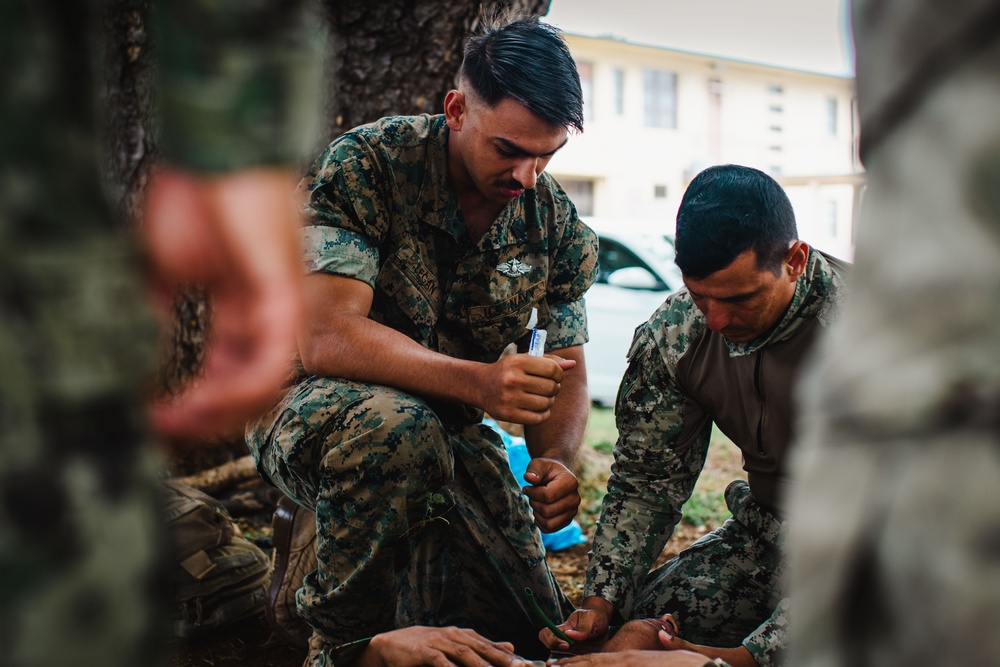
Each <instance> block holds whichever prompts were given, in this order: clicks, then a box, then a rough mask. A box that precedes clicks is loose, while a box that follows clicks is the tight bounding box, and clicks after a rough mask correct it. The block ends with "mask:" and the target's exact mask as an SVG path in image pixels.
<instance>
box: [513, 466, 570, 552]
mask: <svg viewBox="0 0 1000 667" xmlns="http://www.w3.org/2000/svg"><path fill="white" fill-rule="evenodd" d="M524 478H525V479H526V480H527V482H528V483H529V484H530V485H531V486H526V487H525V488H524V493H525V495H527V496H528V501H529V503H530V504H531V509H532V510H534V512H535V524H537V525H538V527H539V528H540V529H541V530H542V532H545V533H552V532H555V531H557V530H559V529H560V528H562V527H564V526H566V525H567V524H569V522H570V521H572V520H573V517H575V516H576V512H577V509H579V507H580V492H579V482H578V481H577V479H576V475H574V474H573V473H572V471H570V469H569V468H567V467H566V466H565V465H564V464H562V463H560V462H559V461H556V460H555V459H547V458H535V459H532V460H531V463H529V464H528V470H527V472H525V474H524Z"/></svg>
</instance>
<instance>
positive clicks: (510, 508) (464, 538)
mask: <svg viewBox="0 0 1000 667" xmlns="http://www.w3.org/2000/svg"><path fill="white" fill-rule="evenodd" d="M447 139H448V129H447V126H446V124H445V120H444V117H443V116H426V115H425V116H416V117H393V118H386V119H382V120H380V121H378V122H376V123H373V124H370V125H366V126H362V127H360V128H356V129H355V130H352V131H351V132H349V133H347V134H346V135H345V136H343V137H341V138H339V139H337V140H336V141H334V142H333V143H332V144H331V145H330V146H329V148H328V149H327V150H326V152H325V153H323V154H322V155H321V156H320V157H319V158H318V159H317V161H316V162H315V164H314V165H313V167H312V169H311V170H310V172H309V173H308V175H307V176H306V177H305V179H304V180H303V182H302V184H301V188H302V189H303V190H304V191H305V192H306V193H307V194H308V195H309V204H308V206H307V208H306V215H307V218H308V221H309V226H308V227H307V228H306V229H305V230H304V238H305V253H306V264H307V266H308V269H309V270H310V271H321V272H327V273H332V274H337V275H342V276H348V277H351V278H354V279H357V280H361V281H364V282H366V283H367V284H369V285H370V286H371V287H372V288H373V290H374V300H373V304H372V307H371V312H370V315H369V317H370V318H371V319H372V320H374V321H376V322H379V323H381V324H383V325H385V326H388V327H391V328H392V329H395V330H396V331H399V332H402V333H404V334H406V335H407V336H409V337H410V338H411V339H413V340H414V341H417V342H418V343H420V344H421V345H423V346H425V347H427V348H428V349H431V350H435V351H437V352H440V353H442V354H446V355H449V356H453V357H457V358H462V359H469V360H475V361H481V362H493V361H496V360H497V359H498V358H499V357H500V355H501V353H502V351H503V350H504V348H505V347H506V346H507V345H508V344H510V343H513V342H517V341H519V340H521V339H522V338H523V337H524V335H525V333H526V331H525V325H526V324H527V323H528V318H529V317H530V315H531V309H532V307H536V308H538V315H539V326H541V327H544V328H545V329H546V330H547V331H548V347H549V348H550V349H553V350H554V349H558V348H563V347H569V346H573V345H581V344H583V343H584V342H586V340H587V333H586V331H587V330H586V312H585V309H584V302H583V294H584V292H585V291H586V290H587V288H588V287H589V286H590V284H591V283H592V282H593V280H594V277H595V275H596V259H597V250H596V237H595V236H594V234H593V232H592V231H590V229H589V228H587V227H586V226H585V225H583V224H582V223H581V222H580V220H579V218H578V217H577V214H576V210H575V209H574V207H573V205H572V203H571V202H570V200H569V198H568V197H567V196H566V194H565V193H564V192H563V190H562V189H561V187H560V186H559V185H558V183H556V182H555V181H554V180H553V179H552V178H551V177H549V176H548V175H547V174H541V175H540V176H539V178H538V183H537V185H536V187H535V188H534V189H531V190H526V191H525V192H524V193H523V194H522V195H521V196H519V197H518V198H517V199H515V200H514V201H512V202H511V204H510V205H509V206H508V207H507V208H506V209H504V211H502V212H501V213H500V215H499V217H498V218H497V220H496V221H495V222H494V223H493V225H492V226H491V227H490V228H489V230H488V231H487V232H486V233H485V235H483V237H482V238H481V239H479V240H478V241H474V240H473V239H472V238H471V237H470V236H469V233H468V231H467V229H466V225H465V222H464V220H463V218H462V215H461V212H460V211H459V208H458V201H457V199H456V197H455V194H454V191H453V190H452V188H451V187H450V185H449V182H448V169H447ZM522 342H523V341H522ZM568 372H572V370H570V371H568ZM481 419H482V412H481V411H480V410H478V409H475V408H473V407H472V406H469V405H463V404H449V403H443V402H440V403H435V402H431V401H427V400H424V399H421V398H419V397H416V396H413V395H410V394H407V393H404V392H401V391H397V390H395V389H393V388H391V387H384V386H379V385H374V384H368V383H362V382H352V381H349V380H345V379H341V378H327V377H316V376H305V377H300V378H299V381H298V382H297V384H295V386H293V387H292V388H291V390H290V391H289V392H288V393H287V394H286V395H285V396H284V398H283V399H282V400H281V401H280V403H279V404H278V405H277V406H276V407H275V408H274V410H273V411H272V412H271V413H270V414H269V415H267V416H265V417H263V418H261V419H260V420H259V421H258V422H257V423H256V424H255V425H253V426H252V427H251V428H250V429H249V430H248V434H247V442H248V444H249V446H250V449H251V451H252V452H254V454H255V456H256V457H257V461H258V465H259V468H260V470H261V473H262V474H263V475H264V476H265V478H267V479H269V480H270V481H271V482H272V483H274V484H275V485H276V486H278V487H279V488H281V489H282V490H283V491H284V492H285V493H286V494H287V495H289V496H290V497H292V498H293V499H295V500H296V501H297V502H298V503H299V504H301V505H303V506H304V507H307V508H309V509H312V510H315V512H316V518H317V536H318V543H317V560H318V569H317V570H316V571H315V572H313V573H311V574H309V575H307V576H306V578H305V581H304V585H303V587H302V589H300V591H299V594H298V607H299V612H300V614H301V615H302V616H303V617H304V618H305V619H306V620H307V621H308V622H309V623H310V624H311V625H312V626H313V628H314V630H315V631H316V633H317V635H316V636H317V637H318V640H319V643H321V644H322V645H323V646H324V647H325V648H324V651H325V652H323V653H320V654H318V655H316V656H315V657H314V659H315V661H316V664H326V663H324V660H327V659H329V657H330V656H333V655H337V656H349V655H351V653H352V652H353V650H357V649H359V648H361V647H362V645H355V646H354V647H353V649H338V648H337V647H340V646H342V645H344V644H347V643H348V642H352V641H356V640H359V639H364V638H367V637H371V636H372V635H375V634H377V633H379V632H383V631H386V630H390V629H392V628H395V627H405V626H411V625H431V626H442V625H459V626H462V627H468V628H472V629H474V630H476V631H477V632H479V633H480V634H482V635H484V636H486V637H488V638H491V639H495V640H501V641H512V642H513V643H514V644H515V646H516V648H517V650H518V651H519V652H520V653H521V654H522V655H532V654H535V655H537V654H540V653H542V648H541V645H540V644H539V643H538V642H537V632H538V629H539V627H540V626H539V624H538V622H537V621H536V619H535V618H534V617H533V616H532V615H531V613H530V608H529V605H528V602H527V600H526V598H525V596H524V593H523V590H524V588H525V587H531V588H532V589H533V590H534V593H535V596H536V598H537V599H538V601H539V603H540V605H541V606H542V608H543V609H544V610H545V612H546V613H547V614H548V615H549V616H550V617H552V618H553V619H561V618H562V617H563V616H564V613H565V612H566V611H568V609H567V601H566V598H565V597H564V596H563V594H562V592H561V591H560V590H559V587H558V586H557V584H556V582H555V579H554V578H553V576H552V573H551V572H550V570H549V568H548V566H547V565H546V563H545V558H544V549H543V547H542V544H541V539H540V534H539V532H538V529H537V528H536V527H535V525H534V523H533V520H532V516H531V511H530V507H529V506H528V503H527V499H526V498H525V496H524V495H523V494H522V493H521V491H520V488H519V486H518V484H517V482H516V481H515V480H514V477H513V475H512V474H511V472H510V468H509V466H508V464H507V458H506V452H505V450H504V448H503V444H502V442H501V441H500V438H499V436H497V434H496V433H495V432H493V431H492V430H491V429H490V428H488V427H486V426H484V425H483V424H481V423H480V422H481ZM339 659H340V658H339V657H338V660H339Z"/></svg>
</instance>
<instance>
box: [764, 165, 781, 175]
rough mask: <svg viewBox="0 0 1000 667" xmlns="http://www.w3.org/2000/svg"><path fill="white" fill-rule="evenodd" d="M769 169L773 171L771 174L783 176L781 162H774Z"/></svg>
mask: <svg viewBox="0 0 1000 667" xmlns="http://www.w3.org/2000/svg"><path fill="white" fill-rule="evenodd" d="M767 170H768V171H769V172H770V173H771V176H781V165H780V164H772V165H771V166H770V167H768V169H767Z"/></svg>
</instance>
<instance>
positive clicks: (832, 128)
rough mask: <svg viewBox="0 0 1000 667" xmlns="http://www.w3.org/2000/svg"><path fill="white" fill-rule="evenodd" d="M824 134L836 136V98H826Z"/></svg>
mask: <svg viewBox="0 0 1000 667" xmlns="http://www.w3.org/2000/svg"><path fill="white" fill-rule="evenodd" d="M826 133H827V134H829V135H830V136H831V137H835V136H837V98H836V97H828V98H826Z"/></svg>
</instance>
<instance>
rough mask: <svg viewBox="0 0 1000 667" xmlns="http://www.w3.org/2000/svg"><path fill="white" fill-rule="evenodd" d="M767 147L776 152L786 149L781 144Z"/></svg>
mask: <svg viewBox="0 0 1000 667" xmlns="http://www.w3.org/2000/svg"><path fill="white" fill-rule="evenodd" d="M767 149H768V150H769V151H772V152H774V153H780V152H781V151H783V150H784V149H783V148H782V147H781V145H779V144H771V145H770V146H768V147H767Z"/></svg>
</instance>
